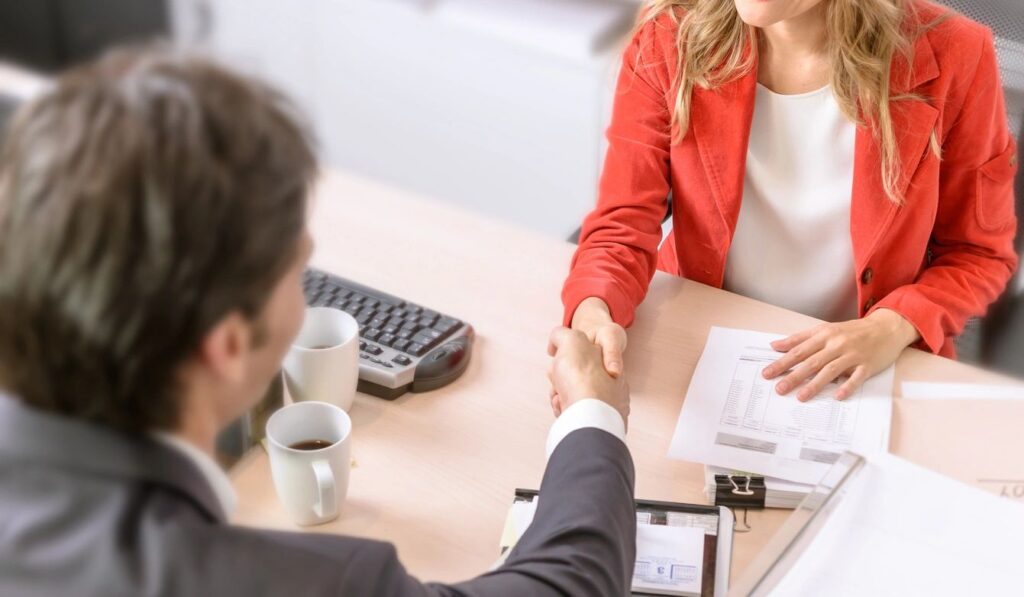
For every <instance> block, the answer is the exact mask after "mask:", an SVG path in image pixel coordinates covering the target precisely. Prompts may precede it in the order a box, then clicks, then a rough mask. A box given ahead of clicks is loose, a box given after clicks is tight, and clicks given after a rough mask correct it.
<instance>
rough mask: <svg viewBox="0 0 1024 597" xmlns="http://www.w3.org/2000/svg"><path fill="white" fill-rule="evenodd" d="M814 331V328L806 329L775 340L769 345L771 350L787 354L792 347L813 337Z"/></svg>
mask: <svg viewBox="0 0 1024 597" xmlns="http://www.w3.org/2000/svg"><path fill="white" fill-rule="evenodd" d="M816 331H817V329H816V328H807V329H806V330H801V331H799V332H797V333H795V334H793V335H791V336H788V337H786V338H782V339H779V340H776V341H774V342H772V343H771V347H772V350H777V351H779V352H789V351H790V350H791V349H792V348H793V347H794V346H796V345H798V344H800V343H801V342H804V341H805V340H807V339H808V338H810V337H811V336H813V335H814V333H815V332H816Z"/></svg>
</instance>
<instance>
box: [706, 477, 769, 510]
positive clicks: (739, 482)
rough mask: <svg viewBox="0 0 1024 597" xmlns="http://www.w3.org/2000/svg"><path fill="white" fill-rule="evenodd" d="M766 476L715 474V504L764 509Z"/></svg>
mask: <svg viewBox="0 0 1024 597" xmlns="http://www.w3.org/2000/svg"><path fill="white" fill-rule="evenodd" d="M766 491H767V490H766V489H765V485H764V477H754V476H749V475H715V505H716V506H726V507H729V508H753V509H755V510H763V509H764V501H765V495H766Z"/></svg>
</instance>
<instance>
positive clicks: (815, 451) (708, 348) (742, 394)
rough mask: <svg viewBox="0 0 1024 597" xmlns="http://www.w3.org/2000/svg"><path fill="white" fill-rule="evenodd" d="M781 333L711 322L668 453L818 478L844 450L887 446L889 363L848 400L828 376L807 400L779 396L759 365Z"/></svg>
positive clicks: (772, 356)
mask: <svg viewBox="0 0 1024 597" xmlns="http://www.w3.org/2000/svg"><path fill="white" fill-rule="evenodd" d="M782 337H783V336H779V335H776V334H765V333H762V332H753V331H748V330H736V329H728V328H719V327H714V328H711V333H710V334H709V335H708V341H707V344H706V345H705V347H704V353H703V354H702V355H701V358H700V361H699V362H698V363H697V369H696V370H695V371H694V374H693V379H692V380H691V381H690V387H689V389H688V390H687V392H686V399H685V401H684V402H683V408H682V411H681V412H680V413H679V421H678V422H677V423H676V430H675V434H674V435H673V436H672V444H671V446H670V447H669V453H668V454H669V456H670V457H672V458H679V459H681V460H690V461H694V462H700V463H703V464H710V465H713V466H721V467H727V468H732V469H738V470H745V471H751V472H753V473H757V474H761V475H766V476H770V477H777V478H779V479H785V480H788V481H795V482H798V483H811V484H813V483H817V482H818V480H819V479H821V477H822V475H824V474H825V472H826V471H827V470H828V469H829V467H830V466H831V465H832V464H833V463H834V462H835V461H836V460H838V458H839V456H840V454H842V453H843V452H844V451H846V450H852V451H855V452H860V453H872V452H876V451H878V450H882V451H886V450H888V446H889V430H890V427H891V423H892V384H893V375H894V368H893V367H890V368H889V369H887V370H886V371H884V372H882V373H881V374H879V375H876V376H875V377H873V378H871V379H869V380H868V381H867V382H865V383H864V385H863V386H861V388H860V389H859V390H857V392H856V393H854V395H852V396H850V397H849V398H847V399H846V400H844V401H841V402H840V401H838V400H836V399H835V398H834V394H835V391H836V390H837V389H838V387H839V384H838V383H835V382H833V383H831V384H829V385H828V386H826V387H825V389H824V390H823V391H822V392H821V393H819V394H818V395H817V396H815V397H814V398H812V399H811V400H809V401H807V402H800V401H798V400H797V399H796V392H795V391H793V392H790V393H789V394H788V395H786V396H780V395H779V394H778V393H777V392H776V391H775V385H776V384H777V383H778V379H775V380H767V379H765V378H764V376H763V375H762V373H761V371H762V370H763V369H764V368H765V367H766V366H768V365H769V364H771V363H773V362H774V361H776V360H777V359H779V358H780V357H782V353H779V352H776V351H774V350H772V349H771V347H770V343H771V342H772V341H774V340H778V339H780V338H782Z"/></svg>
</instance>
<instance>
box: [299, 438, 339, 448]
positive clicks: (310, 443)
mask: <svg viewBox="0 0 1024 597" xmlns="http://www.w3.org/2000/svg"><path fill="white" fill-rule="evenodd" d="M333 445H334V442H329V441H327V440H325V439H307V440H306V441H301V442H297V443H294V444H292V445H290V446H288V447H289V448H291V449H292V450H323V449H324V448H330V447H331V446H333Z"/></svg>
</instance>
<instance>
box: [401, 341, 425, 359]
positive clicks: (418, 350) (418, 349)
mask: <svg viewBox="0 0 1024 597" xmlns="http://www.w3.org/2000/svg"><path fill="white" fill-rule="evenodd" d="M426 351H427V347H426V346H423V345H422V344H420V343H419V342H413V343H412V344H410V345H409V347H408V348H406V349H405V352H407V353H409V354H411V355H412V356H414V357H418V356H423V353H425V352H426Z"/></svg>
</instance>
